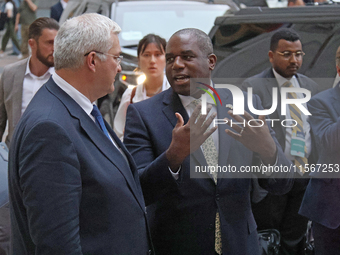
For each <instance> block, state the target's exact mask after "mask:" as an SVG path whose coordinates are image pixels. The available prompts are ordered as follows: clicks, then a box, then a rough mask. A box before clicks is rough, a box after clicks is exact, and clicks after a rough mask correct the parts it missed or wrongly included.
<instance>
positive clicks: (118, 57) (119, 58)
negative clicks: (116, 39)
mask: <svg viewBox="0 0 340 255" xmlns="http://www.w3.org/2000/svg"><path fill="white" fill-rule="evenodd" d="M92 51H94V52H95V53H98V54H103V55H107V56H111V57H113V59H114V60H115V61H116V62H117V65H120V63H121V62H122V60H123V56H122V55H120V56H116V55H113V54H109V53H104V52H100V51H96V50H91V51H89V52H88V53H86V54H85V55H84V57H86V56H87V55H89V54H90V53H91V52H92Z"/></svg>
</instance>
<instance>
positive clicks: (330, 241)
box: [312, 222, 340, 255]
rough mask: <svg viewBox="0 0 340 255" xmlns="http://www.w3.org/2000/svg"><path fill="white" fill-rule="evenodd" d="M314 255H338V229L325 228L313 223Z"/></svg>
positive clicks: (339, 228) (339, 240) (339, 230)
mask: <svg viewBox="0 0 340 255" xmlns="http://www.w3.org/2000/svg"><path fill="white" fill-rule="evenodd" d="M312 229H313V235H314V245H315V255H340V227H338V228H336V229H330V228H327V227H325V226H323V225H321V224H318V223H316V222H313V225H312Z"/></svg>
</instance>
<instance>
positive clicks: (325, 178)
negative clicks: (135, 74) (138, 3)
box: [0, 0, 340, 255]
mask: <svg viewBox="0 0 340 255" xmlns="http://www.w3.org/2000/svg"><path fill="white" fill-rule="evenodd" d="M7 2H8V3H10V2H11V0H9V1H7ZM34 2H35V1H34V0H24V1H23V3H25V5H27V6H26V7H28V8H31V7H32V6H33V5H34ZM66 3H67V1H64V0H62V1H61V2H60V3H58V4H57V5H56V6H53V7H52V8H51V18H47V17H43V18H38V19H34V21H32V22H31V23H30V24H29V25H28V27H27V31H26V32H25V31H24V32H23V29H22V30H21V32H22V40H27V45H28V46H29V48H30V55H29V56H28V57H27V58H24V59H22V60H20V61H18V62H16V63H14V64H11V65H8V66H6V67H5V69H4V71H3V73H2V75H1V78H0V138H1V139H3V136H4V133H5V129H6V126H7V125H8V127H7V128H8V135H7V137H6V139H5V142H6V144H7V146H8V147H9V164H8V183H9V196H10V197H9V203H7V204H6V205H5V207H3V208H0V255H8V254H14V255H22V254H98V255H99V254H101V255H106V254H108V255H112V254H117V255H118V254H119V255H120V254H121V255H122V254H156V255H157V254H162V255H167V254H169V255H182V254H183V255H200V254H201V255H216V254H223V255H260V254H262V253H261V252H262V251H261V247H260V246H259V240H258V233H257V230H266V229H277V230H278V231H279V233H280V239H281V240H280V246H279V254H280V255H304V254H305V244H306V230H307V224H308V221H309V220H310V221H312V235H313V238H314V252H315V254H316V255H328V254H332V255H337V254H340V217H339V213H338V212H339V210H338V207H339V206H340V203H339V201H338V200H337V197H338V196H337V195H338V194H339V187H340V186H339V185H340V184H339V179H338V178H339V176H338V175H339V171H340V169H339V167H340V166H339V165H340V150H339V145H340V141H339V137H340V134H339V132H340V126H339V125H340V119H339V116H340V103H339V102H340V100H339V99H340V85H339V84H338V85H336V86H335V87H334V88H332V89H328V90H325V91H322V92H320V91H319V86H318V84H316V83H315V82H314V81H313V80H312V79H310V78H308V77H306V76H304V75H302V74H299V73H298V70H299V68H300V67H301V65H302V62H303V57H304V55H305V53H304V52H303V49H302V42H301V39H300V36H299V35H298V34H297V33H296V32H295V31H294V30H293V29H288V28H283V29H279V30H277V31H276V32H274V33H273V35H272V37H271V41H270V48H269V49H268V61H269V62H270V64H271V68H268V69H266V70H263V71H262V72H261V73H259V74H257V75H255V76H253V77H249V78H248V79H246V80H245V81H244V82H243V84H242V85H241V88H242V89H243V90H244V92H242V93H241V94H238V99H239V100H236V97H235V95H234V94H233V93H232V92H231V91H230V90H228V89H225V88H218V87H216V88H215V89H214V87H215V84H214V82H213V81H212V77H211V73H212V71H213V70H214V68H215V65H216V62H217V57H216V55H215V54H214V52H213V45H212V42H211V39H210V38H209V36H208V35H207V34H205V33H204V32H202V31H201V30H198V29H195V28H186V29H181V30H179V31H177V32H175V33H174V34H173V35H172V36H171V37H170V39H169V40H168V42H166V40H165V39H164V38H161V37H160V36H158V35H155V34H148V35H146V36H145V37H143V38H142V39H141V40H140V42H139V44H138V49H137V51H138V52H137V53H138V68H139V70H140V71H142V72H143V73H144V74H145V77H146V79H145V81H144V82H143V84H140V85H138V86H137V87H135V88H134V89H127V90H126V91H125V93H124V95H123V97H122V100H121V105H120V106H119V110H118V112H117V115H116V117H115V121H114V127H111V126H110V125H109V124H108V123H106V121H105V120H104V119H103V117H102V116H101V113H100V111H99V109H98V107H97V106H96V101H97V100H98V99H99V98H101V97H103V96H105V95H107V94H109V93H112V92H113V90H114V82H115V78H116V75H117V73H119V72H121V71H122V68H121V65H120V63H121V61H122V56H121V55H120V54H121V48H120V44H119V39H118V34H119V33H120V31H121V29H120V27H119V24H117V23H116V22H114V21H112V20H111V19H109V18H107V17H105V16H102V15H99V14H83V15H80V16H78V17H74V18H72V19H69V20H67V21H66V22H64V23H63V24H62V25H61V26H59V24H58V22H57V20H58V19H59V18H60V15H61V12H62V9H60V7H61V8H65V4H66ZM6 8H7V9H8V10H12V11H9V14H10V13H11V12H12V13H13V8H11V4H8V5H7V7H6ZM20 8H21V7H20ZM20 8H19V10H18V13H19V14H18V15H19V17H20V15H21V17H22V16H23V14H24V13H26V12H23V11H22V10H21V9H20ZM33 9H34V8H33ZM52 9H58V10H59V11H56V12H55V13H54V15H52ZM31 10H32V9H31ZM60 10H61V11H60ZM52 17H53V18H52ZM19 20H20V19H18V16H17V19H16V22H19ZM16 22H14V20H13V21H12V25H13V24H14V26H16V25H17V23H16ZM23 25H25V22H24V21H22V23H21V28H24V30H25V27H24V26H23ZM10 35H12V33H11V34H10ZM24 44H25V43H24ZM339 45H340V43H339ZM21 47H22V46H21ZM21 52H22V53H23V52H25V49H22V48H21ZM334 54H335V59H336V63H335V68H336V69H337V72H338V74H340V47H339V49H338V50H337V52H335V53H334ZM23 55H26V54H23ZM27 55H28V51H27ZM207 88H211V89H212V91H213V92H214V94H215V99H216V100H217V103H216V102H214V101H213V97H214V96H212V97H206V96H204V95H206V94H205V92H206V91H207ZM212 91H211V92H212ZM249 91H252V94H253V95H252V96H251V97H249V95H248V94H247V92H249ZM209 93H210V92H209ZM278 93H279V94H281V93H285V95H286V97H285V98H286V99H287V100H290V103H287V104H283V103H282V102H281V101H280V97H279V103H277V108H276V109H273V107H272V106H273V104H274V103H273V102H274V101H275V100H276V98H275V97H276V95H277V94H278ZM308 95H310V96H311V99H310V100H309V97H308ZM217 97H218V98H217ZM306 98H307V100H304V99H306ZM218 99H219V100H220V103H219V100H218ZM239 102H244V105H242V106H243V107H244V109H245V111H244V114H242V115H238V114H235V113H234V112H233V104H234V105H235V104H237V103H239ZM248 102H251V104H252V105H251V107H250V105H249V104H248ZM294 102H296V103H294ZM297 102H299V103H297ZM281 103H282V104H281ZM203 109H205V110H206V112H204V110H203ZM253 109H257V110H258V111H262V112H265V111H267V112H268V109H270V110H269V111H270V113H269V114H263V115H261V114H254V113H253V112H254V111H253ZM264 109H265V110H264ZM282 112H285V114H282ZM306 112H307V113H310V115H308V114H306ZM266 119H267V120H268V119H269V120H279V121H273V122H270V121H266ZM216 120H224V124H227V125H215V124H216ZM283 121H284V122H285V125H284V126H283V125H282V122H283ZM222 166H233V167H235V169H237V170H239V169H242V168H243V167H253V166H256V167H257V168H258V169H262V171H258V172H256V173H255V172H253V173H252V174H250V173H244V174H243V173H242V174H241V173H240V171H237V173H235V172H231V171H229V172H228V171H216V169H219V167H220V168H221V167H222ZM312 166H314V170H315V168H316V167H317V166H319V170H318V171H311V167H312ZM197 167H198V168H200V169H201V168H202V167H205V169H208V171H202V172H200V173H199V174H197ZM265 167H266V169H274V168H278V169H280V167H281V169H282V168H285V169H289V170H288V171H272V172H270V171H263V169H264V168H265ZM320 168H321V169H320Z"/></svg>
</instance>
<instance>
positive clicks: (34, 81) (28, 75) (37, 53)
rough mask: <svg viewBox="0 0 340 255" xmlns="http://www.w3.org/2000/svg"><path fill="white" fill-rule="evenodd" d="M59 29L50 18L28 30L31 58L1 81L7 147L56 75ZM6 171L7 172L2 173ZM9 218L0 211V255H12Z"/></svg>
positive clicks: (0, 116)
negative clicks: (32, 104)
mask: <svg viewBox="0 0 340 255" xmlns="http://www.w3.org/2000/svg"><path fill="white" fill-rule="evenodd" d="M58 29H59V25H58V23H57V22H56V21H55V20H54V19H51V18H39V19H37V20H36V21H34V22H33V23H32V24H31V26H30V28H29V38H30V39H29V42H28V43H29V45H30V47H31V49H32V56H31V57H30V58H27V59H23V60H20V61H18V62H16V63H14V64H11V65H8V66H6V67H5V70H4V72H3V73H2V76H1V79H0V141H1V140H2V138H3V135H4V132H5V129H6V123H7V121H8V135H7V137H6V144H7V146H9V145H10V141H11V137H12V134H13V131H14V128H15V126H16V125H17V123H18V122H19V119H20V117H21V115H22V113H23V112H24V111H25V109H26V107H27V105H28V103H29V102H30V101H31V99H32V97H33V96H34V94H35V92H36V91H37V90H38V89H39V88H40V87H41V86H42V85H43V84H44V83H45V82H46V81H47V80H48V79H49V78H50V76H51V74H52V73H53V72H54V68H53V65H54V59H53V43H54V37H55V36H56V34H57V31H58ZM1 171H6V172H7V169H1ZM9 241H10V218H9V207H8V203H6V204H4V205H3V206H1V207H0V255H6V254H9Z"/></svg>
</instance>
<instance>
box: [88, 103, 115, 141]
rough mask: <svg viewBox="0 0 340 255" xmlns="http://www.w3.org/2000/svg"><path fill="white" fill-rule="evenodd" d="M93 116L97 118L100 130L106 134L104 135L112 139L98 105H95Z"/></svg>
mask: <svg viewBox="0 0 340 255" xmlns="http://www.w3.org/2000/svg"><path fill="white" fill-rule="evenodd" d="M91 115H92V116H93V117H94V118H95V120H96V123H97V124H98V125H99V127H100V129H101V130H102V131H103V132H104V134H105V135H106V136H107V137H108V138H109V139H110V141H111V138H110V136H109V132H108V131H107V129H106V127H105V123H104V120H103V116H102V114H101V113H100V111H99V109H98V107H97V106H96V105H93V110H92V112H91Z"/></svg>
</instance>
